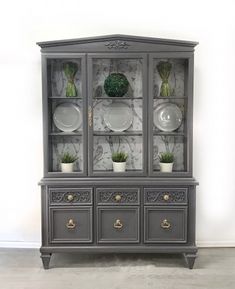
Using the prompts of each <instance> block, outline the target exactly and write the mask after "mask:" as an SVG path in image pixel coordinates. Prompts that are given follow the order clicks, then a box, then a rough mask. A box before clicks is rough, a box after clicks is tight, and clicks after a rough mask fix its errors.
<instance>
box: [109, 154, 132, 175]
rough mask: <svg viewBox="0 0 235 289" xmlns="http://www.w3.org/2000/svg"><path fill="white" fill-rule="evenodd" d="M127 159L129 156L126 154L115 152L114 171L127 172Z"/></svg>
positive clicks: (113, 158)
mask: <svg viewBox="0 0 235 289" xmlns="http://www.w3.org/2000/svg"><path fill="white" fill-rule="evenodd" d="M127 158H128V155H127V154H126V153H125V152H114V153H113V154H112V161H113V171H114V172H125V170H126V160H127Z"/></svg>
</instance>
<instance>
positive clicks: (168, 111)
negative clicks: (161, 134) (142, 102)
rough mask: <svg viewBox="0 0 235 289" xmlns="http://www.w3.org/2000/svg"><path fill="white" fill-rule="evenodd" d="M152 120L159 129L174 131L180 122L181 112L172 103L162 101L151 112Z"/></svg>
mask: <svg viewBox="0 0 235 289" xmlns="http://www.w3.org/2000/svg"><path fill="white" fill-rule="evenodd" d="M153 122H154V125H155V126H156V127H157V128H158V129H160V130H161V131H165V132H171V131H174V130H176V129H177V128H179V127H180V125H181V123H182V112H181V110H180V108H179V107H178V106H177V105H176V104H174V103H162V104H160V105H158V106H157V108H156V109H155V110H154V112H153Z"/></svg>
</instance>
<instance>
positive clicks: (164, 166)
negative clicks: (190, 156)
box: [160, 163, 173, 173]
mask: <svg viewBox="0 0 235 289" xmlns="http://www.w3.org/2000/svg"><path fill="white" fill-rule="evenodd" d="M172 169H173V163H160V171H161V172H163V173H171V172H172Z"/></svg>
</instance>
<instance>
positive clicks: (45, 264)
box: [41, 253, 51, 269]
mask: <svg viewBox="0 0 235 289" xmlns="http://www.w3.org/2000/svg"><path fill="white" fill-rule="evenodd" d="M41 258H42V264H43V268H44V269H49V264H50V260H51V253H47V254H45V253H41Z"/></svg>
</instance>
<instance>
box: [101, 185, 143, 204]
mask: <svg viewBox="0 0 235 289" xmlns="http://www.w3.org/2000/svg"><path fill="white" fill-rule="evenodd" d="M96 198H97V204H98V205H138V204H139V202H140V189H138V188H128V189H125V188H98V189H96Z"/></svg>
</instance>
